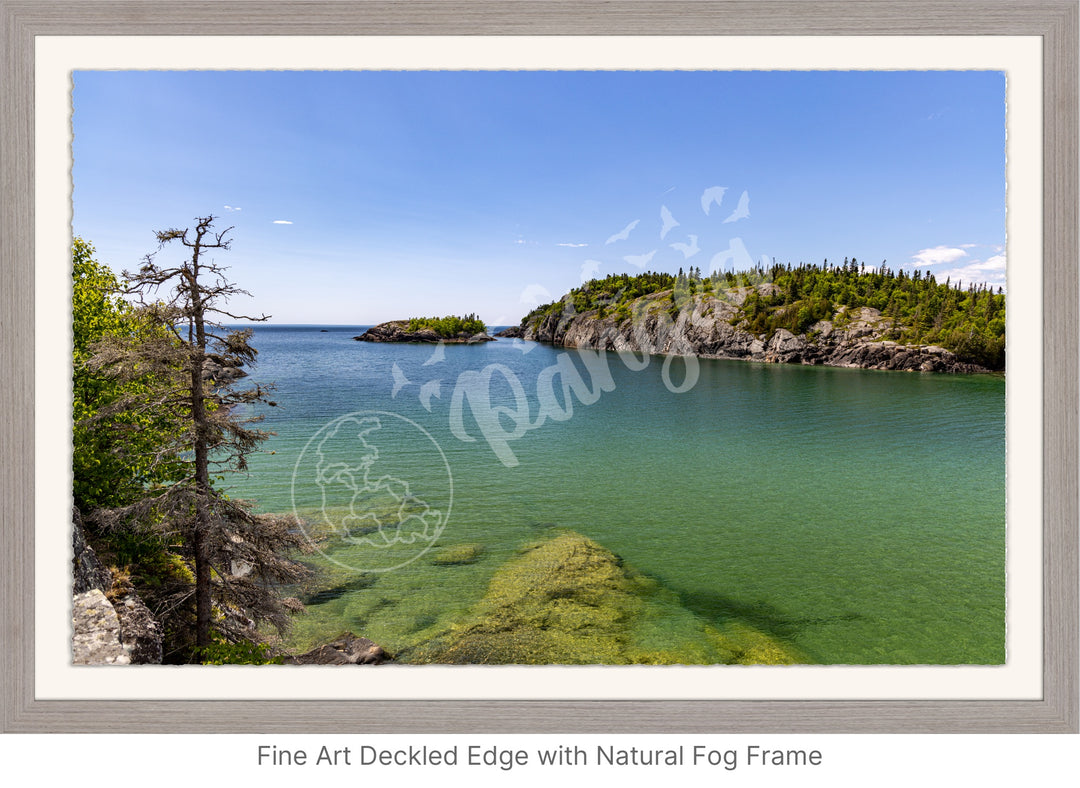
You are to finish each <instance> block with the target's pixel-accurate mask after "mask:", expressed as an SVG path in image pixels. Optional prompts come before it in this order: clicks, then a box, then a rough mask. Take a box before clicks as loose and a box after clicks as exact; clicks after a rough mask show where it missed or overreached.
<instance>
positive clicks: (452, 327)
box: [353, 314, 495, 345]
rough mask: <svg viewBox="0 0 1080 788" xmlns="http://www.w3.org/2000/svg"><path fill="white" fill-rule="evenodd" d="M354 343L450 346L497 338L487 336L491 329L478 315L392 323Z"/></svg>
mask: <svg viewBox="0 0 1080 788" xmlns="http://www.w3.org/2000/svg"><path fill="white" fill-rule="evenodd" d="M353 339H355V340H356V341H357V342H426V343H429V344H436V343H438V342H442V343H445V344H448V345H475V344H479V343H481V342H493V341H495V337H493V336H491V335H490V334H488V333H487V326H485V325H484V323H483V321H482V320H480V319H479V318H478V317H477V316H476V315H475V314H471V315H466V316H465V317H458V316H456V315H450V316H447V317H413V318H409V319H408V320H391V321H389V322H386V323H380V324H379V325H377V326H374V327H372V328H369V329H368V330H367V331H365V332H364V333H363V334H361V335H360V336H357V337H353Z"/></svg>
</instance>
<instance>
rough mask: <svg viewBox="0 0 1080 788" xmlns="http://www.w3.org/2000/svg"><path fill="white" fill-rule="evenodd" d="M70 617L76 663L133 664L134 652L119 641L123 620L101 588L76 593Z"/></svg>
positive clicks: (73, 659)
mask: <svg viewBox="0 0 1080 788" xmlns="http://www.w3.org/2000/svg"><path fill="white" fill-rule="evenodd" d="M71 619H72V627H73V634H72V638H71V648H72V662H73V663H74V664H76V665H129V664H131V655H130V654H129V653H128V651H127V649H126V648H124V644H123V643H122V642H121V640H120V619H119V617H117V615H116V611H115V610H114V609H113V606H112V603H111V602H109V600H108V599H106V598H105V594H104V593H102V592H101V590H100V589H97V588H91V589H90V590H89V591H85V592H83V593H81V594H76V595H75V597H74V600H73V608H72V617H71Z"/></svg>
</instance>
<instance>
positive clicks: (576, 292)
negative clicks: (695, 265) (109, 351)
mask: <svg viewBox="0 0 1080 788" xmlns="http://www.w3.org/2000/svg"><path fill="white" fill-rule="evenodd" d="M674 286H675V277H674V276H672V275H671V274H664V273H654V272H652V271H649V272H646V273H644V274H637V275H632V274H610V275H608V276H607V277H606V278H604V279H592V280H590V281H588V282H586V283H585V284H583V285H582V286H581V287H576V288H574V289H573V290H571V291H570V292H569V293H568V294H567V295H566V297H565V298H564V299H562V300H559V301H553V302H552V303H550V304H543V305H542V306H538V307H536V309H534V310H532V311H531V312H529V314H527V315H525V317H524V318H522V320H521V325H522V326H530V325H538V324H539V323H541V322H543V321H544V320H545V319H546V318H548V317H551V316H553V315H559V314H562V313H564V312H565V311H567V310H568V308H569V307H571V306H572V307H573V310H572V311H573V312H576V313H578V314H584V313H586V312H590V311H592V310H594V309H595V310H597V317H604V316H605V315H611V314H613V315H614V318H615V320H616V322H620V323H621V322H622V321H624V320H627V319H628V318H629V317H630V315H631V311H630V304H631V303H632V302H633V301H635V300H637V299H638V298H641V297H642V296H646V295H651V294H653V293H659V292H662V291H664V290H670V289H671V288H672V287H674Z"/></svg>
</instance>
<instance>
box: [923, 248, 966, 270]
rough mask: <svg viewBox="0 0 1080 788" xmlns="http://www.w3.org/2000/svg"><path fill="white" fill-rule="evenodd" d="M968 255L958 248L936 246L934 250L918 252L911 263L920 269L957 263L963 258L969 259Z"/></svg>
mask: <svg viewBox="0 0 1080 788" xmlns="http://www.w3.org/2000/svg"><path fill="white" fill-rule="evenodd" d="M967 256H968V253H967V252H965V251H964V250H963V249H961V248H960V247H957V246H935V247H934V248H932V249H922V250H920V251H919V252H916V253H915V255H914V256H913V257H912V258H911V261H912V262H913V263H915V265H916V266H917V267H919V268H922V267H923V266H927V265H945V264H946V263H955V262H956V261H957V260H959V259H960V258H961V257H967Z"/></svg>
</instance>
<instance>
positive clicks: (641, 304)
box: [73, 217, 1005, 664]
mask: <svg viewBox="0 0 1080 788" xmlns="http://www.w3.org/2000/svg"><path fill="white" fill-rule="evenodd" d="M213 220H214V217H207V218H205V219H199V220H197V221H198V225H197V228H196V230H195V235H194V236H189V234H188V233H189V231H188V230H168V231H163V232H161V233H159V234H158V237H159V241H160V242H161V243H162V244H165V243H168V242H170V241H179V242H181V243H183V244H184V245H185V246H188V247H190V248H192V249H193V250H194V251H193V254H192V259H191V261H190V262H189V263H186V264H183V265H182V266H181V267H180V268H177V269H175V270H173V269H169V270H159V269H158V268H156V267H154V265H153V263H152V256H148V258H147V263H146V265H144V267H143V268H142V269H141V270H140V272H139V273H138V274H135V275H130V274H125V275H124V277H123V278H121V277H117V276H116V275H114V274H113V273H112V272H111V271H110V270H109V269H108V267H107V266H104V265H102V264H100V263H98V262H97V261H96V260H95V259H94V249H93V247H92V246H91V245H90V244H88V243H86V242H85V241H83V240H82V239H75V242H74V247H73V266H74V270H73V278H74V300H73V304H74V306H73V334H74V392H75V396H74V422H75V431H74V462H73V474H74V487H73V497H74V504H75V510H74V513H73V520H74V542H75V545H74V558H73V564H74V568H75V584H74V587H73V596H74V598H75V629H76V633H77V638H80V637H81V638H82V640H81V641H79V640H78V639H77V640H76V642H81V643H83V644H90V645H91V646H93V647H94V648H97V646H98V645H101V643H103V642H104V640H103V637H104V636H103V634H102V632H103V630H101V629H100V627H101V626H102V625H101V623H100V622H101V621H102V620H104V619H108V627H107V629H108V632H107V633H106V634H107V635H108V637H107V638H106V639H108V640H109V643H108V644H107V646H108V649H107V651H106V652H100V651H99V652H96V654H95V653H90V654H89V655H87V654H85V653H82V654H81V656H80V657H79V658H78V660H77V661H79V662H80V664H101V663H102V662H111V663H114V664H126V663H128V662H131V663H136V662H150V663H153V662H171V663H180V662H201V663H203V664H223V663H234V664H282V663H284V664H316V663H318V664H378V663H380V662H383V661H392V660H394V659H397V660H399V661H404V662H410V663H433V662H434V663H452V664H632V663H637V664H793V663H800V662H803V663H805V662H808V661H812V660H808V659H807V657H806V656H805V655H802V654H800V653H798V652H796V651H795V650H794V649H793V648H792V647H791V645H790V644H789V643H787V642H785V641H784V640H783V639H780V638H777V637H775V636H774V635H771V634H768V633H766V632H764V631H761V630H758V629H756V628H755V627H754V626H753V625H752V624H751V623H747V622H743V621H741V620H732V621H731V622H730V623H729V624H723V625H716V626H714V625H711V624H709V623H707V622H705V621H704V620H703V619H701V618H699V617H698V616H696V615H695V614H694V613H693V611H691V610H690V609H689V608H687V607H685V606H684V605H683V604H682V603H681V601H680V599H679V597H678V595H677V594H676V593H675V592H674V591H672V590H671V589H669V588H666V587H664V586H663V585H662V584H661V583H660V582H658V581H657V580H655V579H653V578H651V577H648V576H646V575H643V574H641V573H640V572H638V571H636V570H635V569H633V568H632V567H630V566H628V565H626V564H624V562H623V560H622V559H621V558H620V557H619V556H617V555H615V554H614V553H612V552H610V551H609V550H608V549H606V548H605V547H603V546H602V545H600V544H597V543H596V542H593V541H592V540H590V539H588V538H586V537H584V536H582V535H580V534H577V533H575V532H573V531H565V530H556V531H553V532H552V533H550V534H547V535H546V536H545V537H544V538H542V539H540V540H538V541H533V542H531V543H529V544H527V545H524V546H523V547H521V548H520V549H519V550H518V551H517V553H516V554H515V555H513V556H511V557H510V558H509V559H508V560H502V562H501V563H500V564H499V565H498V567H497V568H495V570H494V574H493V575H492V576H491V578H490V580H489V582H488V585H487V588H486V592H485V594H484V595H483V596H482V597H481V598H480V599H479V601H478V602H476V603H475V604H473V605H472V606H471V607H469V608H468V609H467V610H464V611H462V612H461V613H460V614H459V615H455V616H454V617H453V619H452V620H450V621H447V620H442V623H440V624H439V626H438V627H436V628H434V629H430V630H425V631H423V632H422V633H418V634H417V636H416V637H415V638H414V639H413V640H412V641H411V642H409V643H403V644H400V645H401V647H400V648H396V649H395V651H396V653H385V652H384V651H383V650H382V648H381V647H380V646H379V645H377V644H374V643H372V642H371V641H369V640H367V639H366V638H363V637H357V636H356V635H354V634H352V633H351V632H342V633H340V634H339V635H337V636H336V637H335V638H334V639H332V640H331V641H330V642H322V643H321V644H315V648H314V649H313V650H311V651H308V652H307V653H304V654H297V653H293V651H294V649H289V648H287V647H286V645H285V644H286V643H287V642H288V641H287V640H286V639H285V638H284V635H285V633H286V631H287V630H288V628H289V626H290V621H291V620H292V619H294V617H296V616H298V615H302V614H303V612H304V607H305V605H319V604H323V603H324V602H326V601H328V600H333V599H336V598H337V597H339V596H341V595H343V594H345V593H347V592H349V591H357V590H363V589H365V588H366V587H367V584H370V582H369V581H371V579H370V578H367V577H364V576H355V577H340V576H337V575H335V574H334V573H333V572H329V573H325V572H324V573H322V575H321V576H319V575H318V574H316V573H314V572H313V569H312V566H311V565H309V564H308V563H307V562H306V561H302V560H297V556H298V555H299V554H302V553H304V552H307V551H309V550H310V546H309V545H303V544H301V543H300V540H299V538H298V537H297V535H296V534H295V533H293V531H292V530H291V529H290V528H289V526H288V524H287V522H286V520H285V519H284V518H280V517H275V516H273V515H264V514H256V513H255V511H254V509H253V508H252V507H253V506H254V503H253V502H239V501H235V502H234V501H231V500H229V499H228V498H227V497H226V496H224V495H223V494H222V493H220V492H219V491H218V489H217V487H216V484H215V479H216V478H223V477H217V474H218V473H228V472H233V471H236V470H240V471H242V470H244V469H245V468H246V463H245V462H244V461H243V458H244V456H245V455H246V454H247V453H249V452H251V451H253V450H254V449H255V448H256V447H257V446H258V445H259V443H261V441H262V440H263V439H264V438H265V437H266V435H267V433H264V432H262V431H260V430H257V429H254V428H253V427H251V426H248V425H249V424H250V422H244V421H241V420H239V419H238V418H236V417H234V416H232V414H231V411H232V406H233V405H234V404H236V403H255V402H263V401H265V402H266V404H267V405H269V406H274V405H276V403H275V402H272V401H269V400H266V394H267V392H268V391H270V388H269V387H262V386H255V387H252V388H249V389H247V390H243V391H241V390H237V389H236V388H234V386H235V385H236V383H237V381H238V380H239V379H240V378H242V377H244V376H245V372H244V371H243V369H242V368H243V367H244V366H247V365H250V364H251V363H252V362H253V361H254V360H255V356H256V350H255V349H254V348H253V347H251V346H250V345H248V344H247V339H248V338H249V336H250V334H249V333H248V332H239V333H238V332H225V331H224V330H223V329H222V328H221V327H220V326H217V325H216V324H212V323H210V322H209V321H206V323H205V330H204V322H203V312H202V311H199V310H198V309H195V310H193V309H192V308H191V306H190V304H191V303H195V304H196V305H199V304H201V305H202V306H200V307H199V309H209V307H207V306H206V304H209V303H212V302H210V301H207V300H205V299H203V300H200V296H202V295H204V293H203V291H201V290H199V289H198V288H199V287H202V284H201V282H200V281H199V277H198V275H199V274H200V271H201V272H202V273H203V274H207V273H208V272H209V273H214V274H216V273H218V272H219V269H217V268H214V267H212V266H209V265H206V264H202V265H201V267H200V263H199V253H200V251H202V250H204V249H213V248H221V249H227V248H228V241H227V240H226V238H225V235H226V233H228V232H229V230H225V231H224V232H221V233H214V232H212V231H211V225H212V222H213ZM181 274H190V275H189V276H188V280H186V281H190V282H191V284H190V287H189V288H188V290H184V289H182V288H180V289H178V291H177V292H178V293H179V295H178V296H177V298H176V299H175V301H174V302H173V303H171V304H168V305H167V306H168V308H163V307H162V305H161V304H160V303H157V302H154V303H149V304H140V303H133V302H131V301H129V300H127V299H126V298H125V295H130V294H131V293H133V292H136V293H137V292H140V290H139V288H143V289H145V288H146V287H147V284H146V282H149V283H150V284H151V285H154V284H156V283H158V282H159V280H160V282H161V283H164V282H168V281H171V280H172V279H173V278H176V277H179V276H180V275H181ZM217 287H218V289H217V290H215V291H213V293H212V294H213V295H222V294H231V293H232V292H234V288H233V286H232V284H231V283H228V282H225V283H224V284H219V285H218V286H217ZM189 291H190V292H189ZM236 292H239V291H236ZM185 308H186V309H187V310H188V311H186V312H185V311H183V310H184V309H185ZM1004 309H1005V302H1004V295H1003V294H1002V293H1001V292H1000V290H999V292H998V293H994V292H992V291H991V290H989V289H987V288H986V287H976V286H971V285H969V286H968V288H967V289H963V288H962V287H961V285H960V284H957V285H955V286H953V285H952V284H951V282H948V281H947V282H946V283H945V284H944V285H939V284H937V283H936V282H935V281H934V279H933V277H932V276H931V275H930V274H929V273H927V274H926V275H925V276H924V275H922V274H921V273H919V272H916V273H915V274H913V275H908V274H905V273H904V272H903V271H901V272H893V271H890V270H888V269H886V268H885V267H884V266H882V267H881V269H879V270H876V271H868V270H866V268H865V266H862V265H859V264H857V263H856V262H855V261H854V260H852V261H850V262H849V261H847V260H845V262H844V265H843V266H835V267H831V266H823V267H818V266H799V267H798V268H794V269H793V268H791V267H790V266H787V267H782V266H774V267H773V268H772V269H769V270H764V269H762V268H757V269H754V270H752V271H749V272H743V273H737V274H732V273H728V274H719V275H715V276H713V277H704V278H703V277H702V276H701V271H700V269H693V268H692V269H691V270H690V272H689V273H684V272H683V271H682V270H680V272H679V274H678V276H672V275H670V274H660V273H652V272H649V273H644V274H641V275H636V276H631V275H627V274H620V275H613V276H609V277H607V278H606V279H603V280H596V279H594V280H592V281H590V282H587V283H585V284H584V285H582V286H581V287H579V288H575V289H573V290H571V291H570V292H569V293H567V294H566V295H565V296H564V297H563V298H562V299H560V300H558V301H555V302H553V303H551V304H547V305H544V306H541V307H538V308H537V309H534V310H533V311H531V312H530V313H529V314H528V315H526V316H525V317H524V318H523V319H522V321H521V323H520V325H519V326H518V327H516V328H512V329H509V330H507V331H504V332H501V333H500V335H501V336H506V337H522V338H525V339H530V340H536V341H541V342H550V343H553V344H556V345H562V346H565V347H582V348H596V349H605V350H616V351H622V350H634V351H638V352H650V353H677V354H695V355H699V356H703V357H716V358H741V359H747V360H762V361H770V362H777V363H802V364H831V365H838V366H858V367H865V368H879V369H908V370H922V371H934V372H943V371H944V372H988V371H996V370H1003V369H1004V363H1005V359H1004V322H1005V313H1004ZM219 313H220V314H223V315H226V316H229V317H236V316H235V315H231V314H229V313H226V312H219ZM177 325H181V326H184V327H185V330H184V331H182V332H181V331H180V330H178V329H177ZM219 331H220V332H221V333H217V332H219ZM354 339H356V340H358V341H369V342H426V343H458V344H474V343H480V342H488V341H494V340H495V337H493V336H491V335H489V334H488V333H487V326H485V325H484V323H483V322H482V321H481V320H479V318H478V317H477V316H476V315H475V314H470V315H466V316H464V317H458V316H454V315H450V316H445V317H439V318H410V319H408V320H397V321H390V322H388V323H383V324H380V325H379V326H375V327H374V328H372V329H369V330H368V331H367V332H365V333H364V334H363V335H361V336H357V337H354ZM151 351H153V353H156V355H150V354H151ZM147 359H150V361H147ZM193 402H194V403H195V405H194V406H192V404H191V403H193ZM230 451H231V453H229V452H230ZM222 452H225V453H226V454H227V456H229V457H231V458H233V464H232V465H230V464H229V463H227V462H226V463H224V464H222V465H220V466H216V465H215V463H217V462H218V460H217V459H216V457H217V456H218V455H220V454H221V453H222ZM193 457H194V460H193V459H192V458H193ZM211 467H212V468H213V473H211V472H210V471H209V470H208V468H211ZM485 560H487V555H486V551H485V548H484V546H483V545H481V544H470V545H456V546H455V545H450V546H446V545H444V546H442V547H441V548H440V549H439V550H438V551H436V553H435V554H433V556H432V558H431V563H432V564H433V565H434V566H437V567H439V568H440V571H447V572H454V571H461V570H459V569H458V567H462V566H469V565H471V564H475V563H477V562H481V561H485ZM309 570H311V571H309ZM371 582H373V581H371ZM293 594H295V596H294V595H293ZM661 620H663V621H665V622H667V629H666V630H664V631H667V632H671V629H670V622H672V621H675V622H677V623H678V627H677V633H676V634H674V635H670V636H666V637H667V639H666V640H663V639H662V638H661V637H660V636H659V634H658V633H659V632H660V631H661V629H660V628H659V627H657V626H656V624H657V622H658V621H661ZM274 629H276V630H277V634H275V633H274V632H273V630H274ZM309 645H310V644H309ZM91 652H93V649H91ZM104 654H107V656H103V655H104ZM146 655H150V656H146ZM95 660H97V661H95Z"/></svg>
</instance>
